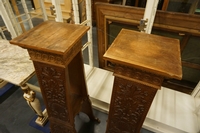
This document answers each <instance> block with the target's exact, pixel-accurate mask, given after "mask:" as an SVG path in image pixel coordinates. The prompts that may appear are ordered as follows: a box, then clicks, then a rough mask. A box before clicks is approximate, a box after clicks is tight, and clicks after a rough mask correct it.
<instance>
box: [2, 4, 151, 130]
mask: <svg viewBox="0 0 200 133" xmlns="http://www.w3.org/2000/svg"><path fill="white" fill-rule="evenodd" d="M27 3H28V6H29V7H30V8H31V2H30V1H29V0H27ZM41 22H42V20H41V19H37V18H36V19H33V24H34V25H37V24H39V23H41ZM2 25H4V23H3V21H2V19H1V18H0V26H2ZM26 28H27V29H28V28H29V27H28V26H27V27H26ZM6 36H7V39H10V35H9V33H8V32H6ZM93 40H94V42H93V43H94V46H93V50H94V65H95V66H97V67H98V52H97V41H96V40H97V39H96V28H95V27H94V28H93ZM83 55H84V62H85V63H88V58H87V51H85V52H84V53H83ZM29 82H30V83H32V84H35V85H38V83H37V79H36V78H35V77H33V78H31V79H30V81H29ZM36 95H37V98H38V99H39V100H40V101H41V106H43V107H44V103H43V99H42V96H41V93H37V94H36ZM22 96H23V92H22V90H21V89H20V88H19V87H18V86H15V85H13V87H12V88H11V89H10V90H9V91H7V92H6V93H5V94H4V95H2V96H0V133H42V132H43V131H41V130H38V129H36V128H34V127H32V126H31V121H32V120H33V119H34V117H35V115H34V112H33V111H32V110H31V109H30V108H29V106H28V105H27V103H26V101H25V100H24V98H23V97H22ZM93 112H94V115H95V116H96V117H98V118H99V119H100V121H101V123H99V124H97V123H94V122H90V121H89V119H88V118H87V116H85V115H84V114H80V115H79V116H76V118H75V120H76V123H75V125H76V130H77V132H78V133H104V132H105V130H106V121H107V117H108V115H107V114H106V113H103V112H101V111H99V110H96V109H93ZM141 132H142V133H152V132H150V131H148V130H145V129H142V130H141Z"/></svg>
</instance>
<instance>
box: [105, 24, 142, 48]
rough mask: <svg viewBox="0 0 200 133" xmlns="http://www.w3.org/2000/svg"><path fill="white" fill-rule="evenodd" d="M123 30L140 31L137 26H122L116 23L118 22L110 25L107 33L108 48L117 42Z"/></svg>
mask: <svg viewBox="0 0 200 133" xmlns="http://www.w3.org/2000/svg"><path fill="white" fill-rule="evenodd" d="M122 28H125V29H130V30H136V31H139V30H138V28H137V26H134V25H129V24H121V23H116V22H111V23H110V24H108V28H107V29H108V32H107V38H108V41H107V44H108V46H107V48H108V47H109V46H110V45H111V44H112V42H113V41H114V40H115V38H116V37H117V35H118V34H119V32H120V31H121V29H122Z"/></svg>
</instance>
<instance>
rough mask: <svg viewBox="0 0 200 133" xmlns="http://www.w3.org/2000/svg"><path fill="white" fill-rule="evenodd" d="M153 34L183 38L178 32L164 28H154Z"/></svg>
mask: <svg viewBox="0 0 200 133" xmlns="http://www.w3.org/2000/svg"><path fill="white" fill-rule="evenodd" d="M152 34H155V35H160V36H165V37H170V38H175V39H179V40H180V41H181V39H182V38H183V37H182V36H180V35H179V34H178V33H175V32H168V31H163V30H157V29H153V30H152Z"/></svg>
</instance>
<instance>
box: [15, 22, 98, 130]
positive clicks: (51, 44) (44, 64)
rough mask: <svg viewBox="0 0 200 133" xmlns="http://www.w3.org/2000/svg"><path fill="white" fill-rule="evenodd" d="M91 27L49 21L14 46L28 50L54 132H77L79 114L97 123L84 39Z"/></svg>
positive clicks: (23, 35) (22, 37)
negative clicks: (88, 85)
mask: <svg viewBox="0 0 200 133" xmlns="http://www.w3.org/2000/svg"><path fill="white" fill-rule="evenodd" d="M88 29H89V27H86V26H80V25H72V24H65V23H58V22H51V21H47V22H44V23H42V24H40V25H38V26H36V27H35V28H33V29H31V30H30V31H28V32H26V33H24V34H22V35H21V36H19V37H17V38H15V39H13V40H12V41H11V43H12V44H16V45H19V46H21V47H23V48H26V49H28V52H29V55H30V57H31V60H32V61H33V63H34V67H35V71H36V75H37V78H38V80H39V85H40V88H41V92H42V95H43V98H44V102H45V105H46V108H47V113H48V116H49V121H50V128H51V133H75V132H76V130H75V126H74V122H75V121H74V117H75V115H76V114H77V113H79V112H80V111H82V112H84V113H85V114H87V115H88V116H89V118H90V119H91V120H97V119H96V118H95V117H94V115H93V112H92V107H91V103H90V100H89V96H88V93H87V88H86V83H85V77H84V68H83V58H82V53H81V52H82V51H81V48H82V44H81V38H82V36H83V35H84V34H85V33H86V32H87V30H88Z"/></svg>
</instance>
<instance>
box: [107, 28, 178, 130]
mask: <svg viewBox="0 0 200 133" xmlns="http://www.w3.org/2000/svg"><path fill="white" fill-rule="evenodd" d="M104 59H106V60H108V61H111V62H112V63H114V64H115V70H114V76H115V79H114V86H113V92H112V98H111V105H110V110H109V117H108V125H107V130H106V133H122V132H123V133H139V132H140V130H141V126H142V124H143V122H144V119H145V117H146V115H147V112H148V110H149V108H150V106H151V103H152V101H153V99H154V96H155V94H156V92H157V90H158V89H160V88H161V84H162V81H163V79H164V78H176V79H181V77H182V70H181V60H180V49H179V40H176V39H171V38H166V37H161V36H156V35H150V34H145V33H140V32H136V31H131V30H124V29H122V31H121V32H120V33H119V35H118V36H117V38H116V39H115V41H114V42H113V44H112V45H111V46H110V48H109V49H108V50H107V51H106V53H105V54H104ZM163 115H165V114H163Z"/></svg>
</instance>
